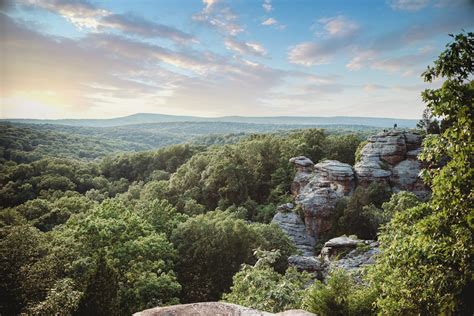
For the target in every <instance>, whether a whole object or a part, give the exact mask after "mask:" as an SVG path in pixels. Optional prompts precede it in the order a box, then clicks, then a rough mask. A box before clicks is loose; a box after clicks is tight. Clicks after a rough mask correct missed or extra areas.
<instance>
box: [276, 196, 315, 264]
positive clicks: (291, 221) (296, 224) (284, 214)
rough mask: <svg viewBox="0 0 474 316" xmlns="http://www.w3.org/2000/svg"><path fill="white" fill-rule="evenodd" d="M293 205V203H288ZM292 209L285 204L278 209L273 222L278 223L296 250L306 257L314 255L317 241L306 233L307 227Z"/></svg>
mask: <svg viewBox="0 0 474 316" xmlns="http://www.w3.org/2000/svg"><path fill="white" fill-rule="evenodd" d="M288 204H291V203H288ZM291 209H292V207H291V208H289V205H287V204H284V205H283V206H280V207H279V208H278V210H279V211H278V213H277V214H275V216H274V217H273V220H272V222H273V223H276V224H277V225H278V226H279V227H280V228H281V229H282V230H283V231H284V232H285V233H286V234H287V235H288V237H290V239H291V240H292V241H293V243H294V244H295V246H296V248H297V249H298V250H299V251H301V253H302V254H303V255H305V256H312V255H314V244H315V240H314V238H313V237H311V236H310V235H309V234H308V232H307V231H306V225H305V224H304V223H303V221H302V220H301V218H300V216H299V215H298V214H296V213H294V212H292V211H291Z"/></svg>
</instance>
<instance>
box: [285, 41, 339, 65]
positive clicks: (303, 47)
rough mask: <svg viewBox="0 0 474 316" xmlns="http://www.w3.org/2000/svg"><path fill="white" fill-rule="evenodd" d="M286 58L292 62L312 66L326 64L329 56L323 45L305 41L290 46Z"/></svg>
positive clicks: (329, 58)
mask: <svg viewBox="0 0 474 316" xmlns="http://www.w3.org/2000/svg"><path fill="white" fill-rule="evenodd" d="M288 60H289V62H290V63H292V64H299V65H303V66H314V65H322V64H327V63H328V62H329V61H330V60H331V56H330V55H329V54H328V53H327V52H325V51H324V47H322V46H320V45H318V44H316V43H311V42H306V43H301V44H298V45H296V46H294V47H292V48H291V49H290V51H289V53H288Z"/></svg>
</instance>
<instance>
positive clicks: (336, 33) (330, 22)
mask: <svg viewBox="0 0 474 316" xmlns="http://www.w3.org/2000/svg"><path fill="white" fill-rule="evenodd" d="M318 23H319V24H320V26H322V27H323V29H324V32H319V33H318V32H317V34H319V35H321V36H323V39H321V40H318V41H317V42H316V41H315V42H303V43H300V44H298V45H295V46H293V47H290V50H289V52H288V61H289V62H290V63H292V64H299V65H303V66H314V65H322V64H327V63H329V62H330V61H331V60H332V59H334V58H335V56H336V55H337V54H338V53H339V52H340V51H341V50H347V49H348V48H349V47H351V46H352V45H353V43H354V41H355V40H356V39H357V35H358V30H359V25H358V24H357V23H355V22H353V21H351V20H349V19H347V18H345V17H343V16H342V15H338V16H336V17H332V18H322V19H319V20H318ZM312 29H314V26H313V27H312Z"/></svg>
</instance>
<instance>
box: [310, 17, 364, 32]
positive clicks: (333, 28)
mask: <svg viewBox="0 0 474 316" xmlns="http://www.w3.org/2000/svg"><path fill="white" fill-rule="evenodd" d="M318 22H319V23H320V24H321V26H322V27H323V28H324V32H323V33H322V35H325V36H328V37H348V36H351V35H353V34H354V33H356V32H357V31H358V30H359V25H358V24H357V23H356V22H354V21H352V20H349V19H348V18H346V17H344V16H342V15H338V16H335V17H330V18H322V19H319V20H318Z"/></svg>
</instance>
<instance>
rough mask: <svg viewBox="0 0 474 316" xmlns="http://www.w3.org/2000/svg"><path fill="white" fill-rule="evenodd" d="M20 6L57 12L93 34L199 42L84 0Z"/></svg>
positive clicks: (24, 0) (35, 0)
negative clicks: (112, 32)
mask: <svg viewBox="0 0 474 316" xmlns="http://www.w3.org/2000/svg"><path fill="white" fill-rule="evenodd" d="M20 3H21V4H23V5H26V6H30V7H37V8H42V9H45V10H48V11H50V12H54V13H57V14H59V15H61V16H62V17H64V18H65V19H67V20H68V21H69V22H71V23H72V24H73V25H75V26H76V27H78V28H79V29H87V30H92V31H94V32H102V31H106V30H117V31H121V32H123V33H127V34H135V35H138V36H141V37H161V38H167V39H170V40H173V41H175V42H180V43H186V42H190V41H191V42H196V41H197V40H196V39H195V38H194V37H193V36H192V35H191V34H188V33H185V32H183V31H180V30H178V29H176V28H174V27H171V26H166V25H163V24H159V23H156V22H152V21H149V20H146V19H144V18H142V17H139V16H136V15H132V14H115V13H113V12H111V11H108V10H105V9H101V8H99V7H97V6H95V5H93V4H91V3H89V2H87V1H85V0H78V1H68V0H66V1H59V0H21V1H20Z"/></svg>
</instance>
